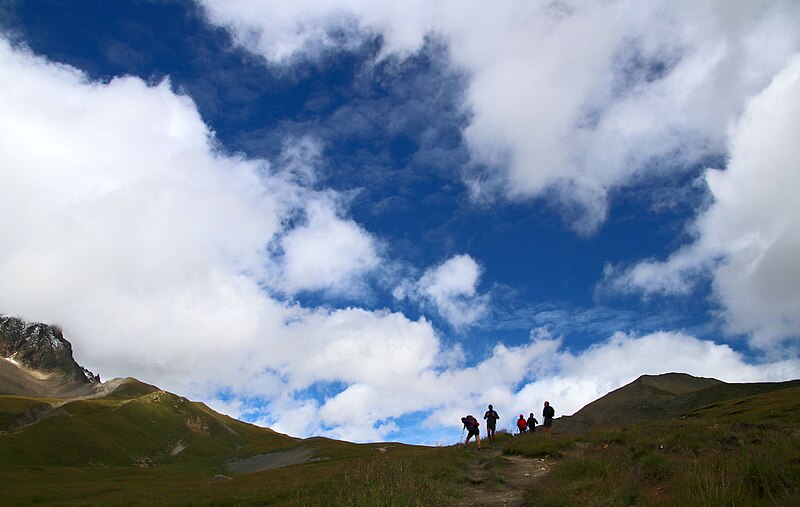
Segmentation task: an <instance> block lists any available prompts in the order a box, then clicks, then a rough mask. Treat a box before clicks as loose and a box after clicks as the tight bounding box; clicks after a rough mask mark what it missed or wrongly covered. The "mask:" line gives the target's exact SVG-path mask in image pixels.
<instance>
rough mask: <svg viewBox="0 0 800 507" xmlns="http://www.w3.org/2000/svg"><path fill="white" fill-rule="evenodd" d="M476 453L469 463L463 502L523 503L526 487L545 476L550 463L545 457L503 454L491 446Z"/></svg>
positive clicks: (510, 506)
mask: <svg viewBox="0 0 800 507" xmlns="http://www.w3.org/2000/svg"><path fill="white" fill-rule="evenodd" d="M475 452H476V454H477V456H476V458H475V459H474V461H472V462H470V464H469V471H468V475H467V478H468V481H469V485H468V488H467V491H466V492H465V494H464V502H465V505H473V506H478V505H482V506H501V505H502V506H509V507H515V506H522V505H525V503H524V501H523V496H524V491H525V487H526V486H528V485H529V484H531V482H533V481H535V480H536V479H538V478H539V477H542V476H543V475H545V474H546V473H547V472H548V470H549V468H550V462H549V460H548V459H546V458H540V459H531V458H524V457H522V456H510V455H503V454H502V453H501V452H500V451H497V450H494V449H483V450H481V451H475Z"/></svg>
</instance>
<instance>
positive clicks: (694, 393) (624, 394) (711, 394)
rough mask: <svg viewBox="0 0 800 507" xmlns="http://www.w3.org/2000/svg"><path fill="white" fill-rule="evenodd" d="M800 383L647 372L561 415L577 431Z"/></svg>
mask: <svg viewBox="0 0 800 507" xmlns="http://www.w3.org/2000/svg"><path fill="white" fill-rule="evenodd" d="M797 386H800V381H797V380H795V381H791V382H762V383H749V384H728V383H725V382H721V381H719V380H716V379H711V378H698V377H693V376H691V375H687V374H685V373H667V374H664V375H643V376H641V377H639V378H638V379H636V380H635V381H634V382H631V383H630V384H628V385H626V386H623V387H621V388H619V389H617V390H615V391H612V392H610V393H608V394H607V395H605V396H603V397H602V398H599V399H597V400H595V401H593V402H592V403H590V404H588V405H586V406H585V407H583V408H582V409H581V410H579V411H578V412H576V413H575V414H574V415H572V416H568V417H561V418H559V419H558V420H557V423H556V424H557V427H558V429H559V431H560V432H561V433H568V434H577V433H582V432H584V431H587V430H589V429H591V428H596V427H598V426H610V425H616V426H620V425H628V424H631V423H635V422H643V421H653V420H659V419H668V418H672V417H678V416H680V415H682V414H684V413H686V412H688V411H690V410H693V409H696V408H700V407H704V406H706V405H710V404H714V403H718V402H722V401H725V400H731V399H735V398H741V397H743V396H751V395H755V394H759V393H766V392H770V391H774V390H778V389H784V388H787V387H797Z"/></svg>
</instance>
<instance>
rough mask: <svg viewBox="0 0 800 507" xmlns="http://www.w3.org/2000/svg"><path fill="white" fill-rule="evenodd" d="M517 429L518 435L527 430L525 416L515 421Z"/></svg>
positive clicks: (521, 415) (520, 416)
mask: <svg viewBox="0 0 800 507" xmlns="http://www.w3.org/2000/svg"><path fill="white" fill-rule="evenodd" d="M517 428H518V429H519V434H520V435H522V434H523V433H525V431H526V430H527V429H528V423H527V421H525V416H524V415H523V414H520V415H519V419H517Z"/></svg>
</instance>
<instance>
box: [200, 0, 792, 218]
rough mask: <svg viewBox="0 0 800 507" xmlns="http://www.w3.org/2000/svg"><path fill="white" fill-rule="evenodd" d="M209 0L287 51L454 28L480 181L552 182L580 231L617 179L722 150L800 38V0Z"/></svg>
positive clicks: (262, 45) (479, 189)
mask: <svg viewBox="0 0 800 507" xmlns="http://www.w3.org/2000/svg"><path fill="white" fill-rule="evenodd" d="M201 3H202V5H204V6H205V8H206V11H207V13H208V16H209V19H210V20H211V21H212V22H214V23H217V24H219V25H223V26H226V27H228V28H229V29H230V30H231V32H232V33H233V34H234V37H235V38H236V40H237V41H238V42H239V43H240V44H241V45H243V46H245V47H247V48H249V49H251V50H252V51H255V52H258V53H260V54H263V55H265V56H266V57H267V58H269V59H271V60H273V61H278V62H280V61H286V60H288V59H290V58H292V57H295V56H297V55H305V56H307V57H308V56H311V57H312V58H320V57H323V56H324V53H325V51H327V50H330V49H331V48H337V49H341V48H345V49H346V48H347V47H349V46H352V45H353V44H354V41H357V40H360V39H363V38H364V37H372V36H375V35H380V36H381V37H382V38H383V42H384V46H383V54H384V55H386V54H394V55H399V56H401V57H403V56H405V55H409V54H412V53H414V52H415V51H418V50H419V49H420V48H421V47H422V46H423V44H424V41H425V37H426V36H429V35H432V36H434V37H437V38H439V39H441V40H442V41H443V42H444V43H445V44H447V47H448V50H449V53H450V56H451V58H452V60H453V62H454V63H455V64H456V65H457V66H459V67H460V68H462V69H464V70H465V71H466V73H467V74H468V75H469V76H470V79H469V84H468V88H467V90H466V93H465V100H466V104H465V105H466V106H467V107H468V108H469V109H470V110H471V111H472V113H473V115H472V121H471V123H470V124H469V125H468V126H467V127H466V128H465V130H464V135H465V137H466V139H467V141H468V143H469V146H470V150H471V153H472V159H473V163H474V164H473V170H470V171H467V172H466V173H465V179H466V180H467V181H468V182H469V183H470V185H471V188H472V189H473V190H474V192H475V195H476V196H483V197H486V196H491V195H493V194H495V193H496V192H497V191H499V192H500V193H501V194H502V195H505V196H507V197H509V198H512V199H514V198H529V197H531V196H540V195H547V196H548V197H549V198H550V199H551V200H552V201H553V202H554V203H556V205H557V206H558V207H559V208H560V209H562V210H563V212H564V215H565V218H566V219H567V221H568V222H570V223H571V225H572V227H573V228H574V229H575V230H576V231H578V232H580V233H583V234H591V233H592V232H594V231H595V230H596V229H597V227H598V226H599V225H600V224H602V222H603V221H604V220H605V216H606V213H607V206H608V205H607V195H608V191H609V190H610V189H612V188H614V187H616V186H620V185H624V184H626V183H627V182H629V181H630V180H631V178H633V177H634V176H636V175H640V174H642V173H644V172H649V171H659V170H676V169H678V170H679V169H682V168H685V167H688V166H691V165H692V164H694V163H696V162H697V161H700V160H702V159H703V157H706V156H708V155H717V154H720V153H722V152H723V151H724V149H725V129H726V127H727V125H728V124H729V123H730V122H731V121H733V120H735V119H736V117H737V116H738V114H740V113H741V111H742V109H743V106H744V104H745V102H746V100H747V99H748V98H749V97H750V96H751V95H752V94H754V93H756V92H757V91H758V90H760V89H761V88H762V87H763V86H764V84H765V83H767V82H768V81H769V80H770V79H771V78H772V76H773V75H774V74H775V73H776V72H778V71H779V70H780V69H781V68H782V67H783V66H784V64H785V62H786V60H787V58H789V56H790V55H791V54H792V53H793V52H795V51H797V50H798V49H800V33H798V31H797V30H796V26H797V24H798V23H800V5H798V4H797V3H796V2H791V1H778V2H748V3H746V4H736V5H733V4H731V3H730V2H724V1H709V2H669V1H663V2H651V3H648V5H647V7H646V8H643V7H642V5H641V4H640V3H638V2H631V1H614V2H602V3H598V2H584V1H567V2H529V1H525V0H518V1H514V0H509V1H506V2H500V3H493V4H491V5H489V4H485V3H481V2H463V1H458V0H441V1H437V2H423V1H410V2H389V3H386V2H372V1H364V0H328V1H318V0H313V1H311V0H305V1H297V2H291V4H289V3H286V2H247V1H239V2H228V1H216V0H202V1H201ZM480 168H484V169H486V170H482V169H480Z"/></svg>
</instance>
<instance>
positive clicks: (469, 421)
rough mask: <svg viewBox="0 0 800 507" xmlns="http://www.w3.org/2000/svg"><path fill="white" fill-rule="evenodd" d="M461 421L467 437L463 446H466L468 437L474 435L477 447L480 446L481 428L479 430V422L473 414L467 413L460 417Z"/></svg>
mask: <svg viewBox="0 0 800 507" xmlns="http://www.w3.org/2000/svg"><path fill="white" fill-rule="evenodd" d="M461 422H462V423H464V429H465V430H467V439H466V440H464V447H466V446H467V444H468V443H469V439H470V438H471V437H472V436H473V435H475V442H477V444H478V449H480V448H481V430H480V425H481V424H480V423H479V422H478V420H477V419H475V418H474V417H473V416H471V415H468V416H466V417H462V418H461Z"/></svg>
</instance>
